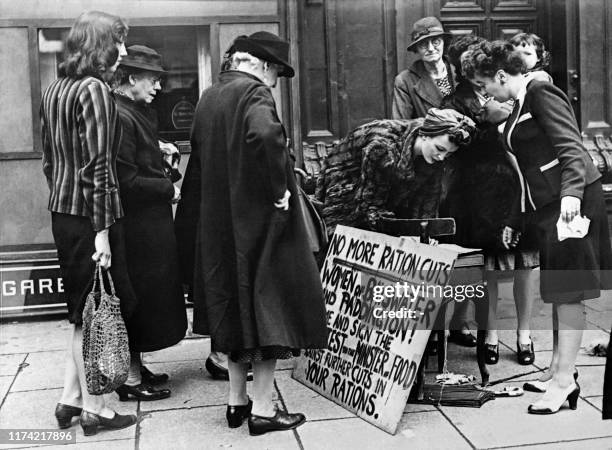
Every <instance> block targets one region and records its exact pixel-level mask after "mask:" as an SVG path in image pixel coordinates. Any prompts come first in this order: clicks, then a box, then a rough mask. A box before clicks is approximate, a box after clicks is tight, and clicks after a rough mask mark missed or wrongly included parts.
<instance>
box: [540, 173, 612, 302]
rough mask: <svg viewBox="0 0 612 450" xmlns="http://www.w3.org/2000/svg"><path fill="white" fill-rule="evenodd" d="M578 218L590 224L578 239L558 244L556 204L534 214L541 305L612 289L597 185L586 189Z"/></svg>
mask: <svg viewBox="0 0 612 450" xmlns="http://www.w3.org/2000/svg"><path fill="white" fill-rule="evenodd" d="M581 210H582V214H583V215H584V216H586V217H587V218H589V219H590V220H591V223H590V226H589V232H588V233H587V235H586V236H585V237H584V238H582V239H566V240H564V241H561V242H559V239H558V235H557V226H556V225H557V220H558V219H559V214H560V201H558V202H555V203H553V204H550V205H547V206H545V207H544V208H542V209H540V210H538V211H537V212H536V213H535V215H536V221H537V225H538V234H539V247H540V268H541V278H540V293H541V295H542V299H543V300H544V302H545V303H576V302H580V301H582V300H587V299H591V298H597V297H599V296H600V295H601V292H600V290H601V289H612V279H611V278H612V277H611V276H610V274H611V272H612V249H611V246H610V235H609V229H608V217H607V215H606V206H605V202H604V198H603V191H602V187H601V182H600V181H596V182H594V183H592V184H590V185H588V186H586V188H585V190H584V194H583V199H582V205H581Z"/></svg>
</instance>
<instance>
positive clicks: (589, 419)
mask: <svg viewBox="0 0 612 450" xmlns="http://www.w3.org/2000/svg"><path fill="white" fill-rule="evenodd" d="M507 384H508V385H517V386H520V385H522V382H521V383H507ZM540 395H541V394H537V393H532V392H525V394H524V395H523V396H521V397H511V398H497V399H495V400H493V401H490V402H487V403H485V404H484V405H483V406H482V407H481V408H461V407H448V406H441V407H440V409H441V410H442V411H443V412H444V414H446V416H447V417H448V419H449V420H450V421H451V422H452V423H453V424H454V425H455V426H456V427H457V428H458V429H459V430H460V431H461V433H462V434H463V435H464V436H465V437H466V438H467V439H468V440H469V441H470V442H471V443H472V444H473V445H474V446H475V447H476V448H494V447H511V446H519V445H528V444H532V443H546V442H557V441H572V440H577V439H584V438H593V437H607V436H610V435H612V427H611V426H610V424H609V423H605V422H604V421H602V420H601V412H599V411H598V410H597V409H596V408H594V407H593V406H592V405H590V404H589V403H587V402H585V401H584V400H582V399H579V400H578V409H577V410H575V411H572V410H570V409H567V408H565V409H562V410H561V411H560V412H558V413H557V414H552V415H544V416H538V415H533V414H528V413H527V408H528V406H529V405H530V404H531V403H534V402H536V401H537V400H538V398H539V397H540ZM509 423H511V424H512V426H509V425H508V424H509Z"/></svg>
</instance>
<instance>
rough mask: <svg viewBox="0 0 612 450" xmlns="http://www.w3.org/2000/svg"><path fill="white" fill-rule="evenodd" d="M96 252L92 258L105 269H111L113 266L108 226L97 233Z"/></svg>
mask: <svg viewBox="0 0 612 450" xmlns="http://www.w3.org/2000/svg"><path fill="white" fill-rule="evenodd" d="M94 245H95V247H96V252H95V253H94V254H93V255H92V256H91V259H93V260H94V261H96V262H97V263H100V267H102V268H103V269H110V266H111V256H112V255H111V248H110V242H109V240H108V228H106V229H105V230H102V231H98V232H97V233H96V238H95V240H94Z"/></svg>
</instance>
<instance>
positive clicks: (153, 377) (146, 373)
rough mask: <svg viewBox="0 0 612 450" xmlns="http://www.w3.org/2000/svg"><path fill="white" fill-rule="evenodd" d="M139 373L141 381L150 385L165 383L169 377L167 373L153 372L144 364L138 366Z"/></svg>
mask: <svg viewBox="0 0 612 450" xmlns="http://www.w3.org/2000/svg"><path fill="white" fill-rule="evenodd" d="M140 375H141V376H142V382H143V383H144V384H148V385H150V386H152V385H156V384H162V383H166V382H167V381H168V379H169V378H170V377H169V376H168V374H167V373H153V372H151V371H150V370H149V369H147V368H146V367H145V366H140Z"/></svg>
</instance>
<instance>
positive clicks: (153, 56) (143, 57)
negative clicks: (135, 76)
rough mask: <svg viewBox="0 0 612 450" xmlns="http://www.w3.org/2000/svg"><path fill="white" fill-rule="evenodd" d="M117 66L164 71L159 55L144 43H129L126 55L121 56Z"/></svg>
mask: <svg viewBox="0 0 612 450" xmlns="http://www.w3.org/2000/svg"><path fill="white" fill-rule="evenodd" d="M119 66H126V67H134V68H136V69H142V70H150V71H151V72H159V73H166V71H165V70H164V68H163V67H162V65H161V55H160V54H159V53H157V52H156V51H155V50H153V49H152V48H149V47H145V46H144V45H130V46H129V47H128V48H127V55H126V56H123V57H122V58H121V62H120V63H119Z"/></svg>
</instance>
